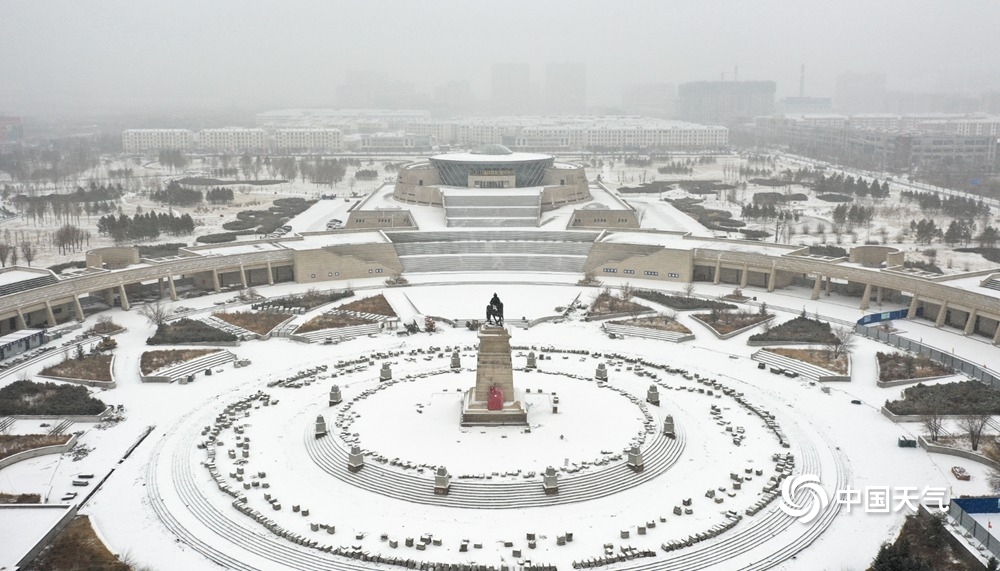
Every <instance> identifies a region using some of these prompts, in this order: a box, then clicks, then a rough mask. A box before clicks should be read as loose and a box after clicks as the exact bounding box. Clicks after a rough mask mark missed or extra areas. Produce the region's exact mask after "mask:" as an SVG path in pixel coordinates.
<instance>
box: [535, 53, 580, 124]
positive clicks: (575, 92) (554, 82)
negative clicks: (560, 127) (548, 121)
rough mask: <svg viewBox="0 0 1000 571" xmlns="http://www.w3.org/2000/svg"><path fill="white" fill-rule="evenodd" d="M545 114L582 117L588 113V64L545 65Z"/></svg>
mask: <svg viewBox="0 0 1000 571" xmlns="http://www.w3.org/2000/svg"><path fill="white" fill-rule="evenodd" d="M545 112H546V113H552V114H556V115H582V114H584V113H586V112H587V65H586V64H583V63H549V64H546V65H545Z"/></svg>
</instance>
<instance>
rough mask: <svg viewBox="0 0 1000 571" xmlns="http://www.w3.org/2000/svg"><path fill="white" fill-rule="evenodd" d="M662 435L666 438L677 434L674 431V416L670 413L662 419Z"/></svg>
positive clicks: (674, 436)
mask: <svg viewBox="0 0 1000 571" xmlns="http://www.w3.org/2000/svg"><path fill="white" fill-rule="evenodd" d="M663 435H664V436H666V437H668V438H676V437H677V434H676V433H675V432H674V417H673V416H672V415H667V417H666V418H664V419H663Z"/></svg>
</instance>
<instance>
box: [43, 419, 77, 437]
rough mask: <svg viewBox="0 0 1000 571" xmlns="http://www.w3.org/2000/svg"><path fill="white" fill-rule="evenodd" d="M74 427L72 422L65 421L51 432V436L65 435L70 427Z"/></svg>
mask: <svg viewBox="0 0 1000 571" xmlns="http://www.w3.org/2000/svg"><path fill="white" fill-rule="evenodd" d="M71 426H73V421H72V420H64V421H62V422H60V423H59V424H57V425H55V426H53V427H52V429H51V430H49V434H65V433H66V430H68V429H69V427H71Z"/></svg>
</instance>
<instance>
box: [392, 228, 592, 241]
mask: <svg viewBox="0 0 1000 571" xmlns="http://www.w3.org/2000/svg"><path fill="white" fill-rule="evenodd" d="M385 235H386V237H387V238H389V240H390V241H391V242H392V243H394V244H400V243H406V242H464V241H500V240H508V241H522V242H593V241H594V240H597V237H598V236H600V232H591V231H571V230H566V231H543V232H525V231H523V230H478V231H477V230H469V231H461V230H455V231H451V232H449V231H447V230H441V231H437V232H414V231H412V230H411V231H406V230H403V231H395V232H394V231H386V232H385Z"/></svg>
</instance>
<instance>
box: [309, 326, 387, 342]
mask: <svg viewBox="0 0 1000 571" xmlns="http://www.w3.org/2000/svg"><path fill="white" fill-rule="evenodd" d="M381 331H382V328H381V326H380V325H379V324H378V323H366V324H364V325H354V326H351V327H338V328H336V329H320V330H317V331H310V332H308V333H295V334H294V335H293V336H292V338H293V339H294V340H296V341H304V342H306V343H323V342H324V341H326V340H327V339H332V340H335V341H342V340H344V339H353V338H355V337H363V336H365V335H372V334H377V333H379V332H381Z"/></svg>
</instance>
